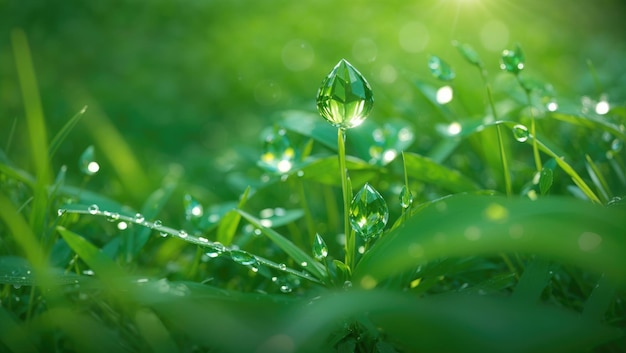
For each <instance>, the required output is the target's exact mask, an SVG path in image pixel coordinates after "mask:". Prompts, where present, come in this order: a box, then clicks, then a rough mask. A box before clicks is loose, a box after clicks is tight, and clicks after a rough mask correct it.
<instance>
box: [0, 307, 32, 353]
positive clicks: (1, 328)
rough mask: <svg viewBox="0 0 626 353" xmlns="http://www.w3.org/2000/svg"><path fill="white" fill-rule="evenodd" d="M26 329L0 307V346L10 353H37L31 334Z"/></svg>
mask: <svg viewBox="0 0 626 353" xmlns="http://www.w3.org/2000/svg"><path fill="white" fill-rule="evenodd" d="M29 331H30V330H28V328H27V327H24V326H22V325H20V324H19V323H18V322H17V321H16V320H15V318H14V317H13V316H12V315H11V314H10V313H9V312H7V311H6V310H5V309H4V307H3V306H0V345H1V346H2V347H6V348H8V349H9V351H10V352H15V353H22V352H24V353H31V352H33V353H34V352H37V348H36V347H35V346H34V345H33V342H32V340H31V339H30V338H31V337H32V336H31V335H32V332H29Z"/></svg>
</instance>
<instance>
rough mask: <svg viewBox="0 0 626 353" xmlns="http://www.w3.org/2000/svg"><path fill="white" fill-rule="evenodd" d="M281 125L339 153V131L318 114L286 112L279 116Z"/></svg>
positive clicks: (295, 111) (296, 111) (297, 111)
mask: <svg viewBox="0 0 626 353" xmlns="http://www.w3.org/2000/svg"><path fill="white" fill-rule="evenodd" d="M279 125H280V126H282V127H284V128H285V129H287V130H291V131H294V132H297V133H299V134H301V135H303V136H307V137H310V138H312V139H313V140H315V141H317V142H319V143H321V144H322V145H324V146H326V147H328V148H330V149H331V150H333V151H337V129H336V128H334V127H333V126H331V125H329V124H328V123H327V122H326V121H325V120H324V119H321V118H320V116H319V115H318V114H314V113H309V112H305V111H299V110H289V111H285V112H282V113H281V114H280V115H279Z"/></svg>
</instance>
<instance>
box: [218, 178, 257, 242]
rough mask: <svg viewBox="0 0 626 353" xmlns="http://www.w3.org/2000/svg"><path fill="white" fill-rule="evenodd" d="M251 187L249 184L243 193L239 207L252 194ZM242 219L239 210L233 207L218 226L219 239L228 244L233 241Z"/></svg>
mask: <svg viewBox="0 0 626 353" xmlns="http://www.w3.org/2000/svg"><path fill="white" fill-rule="evenodd" d="M250 190H251V188H250V187H249V186H248V187H247V188H246V190H245V191H244V192H243V195H241V198H240V199H239V204H238V205H237V208H241V207H243V206H244V205H245V204H246V201H248V195H249V194H250ZM240 220H241V215H240V214H239V213H238V212H237V210H236V209H232V210H230V211H228V212H226V214H225V215H224V217H222V219H221V220H220V223H219V225H218V227H217V241H219V242H220V243H222V244H224V245H226V246H228V245H230V243H232V242H233V238H234V237H235V233H236V232H237V227H239V221H240Z"/></svg>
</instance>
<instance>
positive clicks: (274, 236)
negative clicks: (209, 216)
mask: <svg viewBox="0 0 626 353" xmlns="http://www.w3.org/2000/svg"><path fill="white" fill-rule="evenodd" d="M237 212H239V214H240V215H241V216H242V217H243V218H245V219H246V220H247V221H248V222H250V223H251V224H252V225H253V226H255V227H256V228H259V229H260V230H261V232H262V233H263V234H265V235H266V236H267V237H268V238H269V239H270V240H271V241H272V242H274V244H276V245H277V246H278V247H279V248H281V249H282V250H283V251H284V252H285V253H287V255H289V257H291V258H292V259H293V260H294V261H295V262H296V263H297V264H306V265H305V266H303V268H304V270H306V271H307V272H309V273H310V274H312V275H313V276H315V277H316V278H317V279H319V280H321V281H324V279H325V278H326V274H325V272H324V268H323V266H322V265H321V264H320V263H319V262H317V261H315V260H313V258H312V257H310V256H309V255H308V254H307V253H305V252H304V251H302V249H300V248H299V247H297V246H296V245H295V244H294V243H292V242H291V241H290V240H289V239H287V238H285V237H284V236H282V235H280V234H279V233H278V232H276V231H275V230H273V229H270V228H267V227H264V226H263V225H262V224H261V221H260V220H258V219H257V218H255V217H253V216H252V215H250V214H248V213H246V212H244V211H242V210H237Z"/></svg>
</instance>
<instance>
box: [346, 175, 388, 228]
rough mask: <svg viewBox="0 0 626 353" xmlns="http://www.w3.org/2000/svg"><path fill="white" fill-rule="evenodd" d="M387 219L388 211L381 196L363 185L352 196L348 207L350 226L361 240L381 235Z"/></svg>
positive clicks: (371, 188)
mask: <svg viewBox="0 0 626 353" xmlns="http://www.w3.org/2000/svg"><path fill="white" fill-rule="evenodd" d="M388 219H389V209H388V208H387V203H386V202H385V199H384V198H383V197H382V195H381V194H379V193H378V191H376V189H374V188H373V187H372V186H371V185H369V184H365V185H364V186H363V187H362V188H361V190H359V192H358V193H357V194H356V195H355V196H354V199H353V200H352V205H351V207H350V225H351V226H352V229H354V231H355V232H357V233H359V235H360V236H361V237H363V239H365V240H368V239H370V238H374V237H376V236H378V235H379V234H380V233H382V231H383V229H384V228H385V226H386V225H387V220H388Z"/></svg>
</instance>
